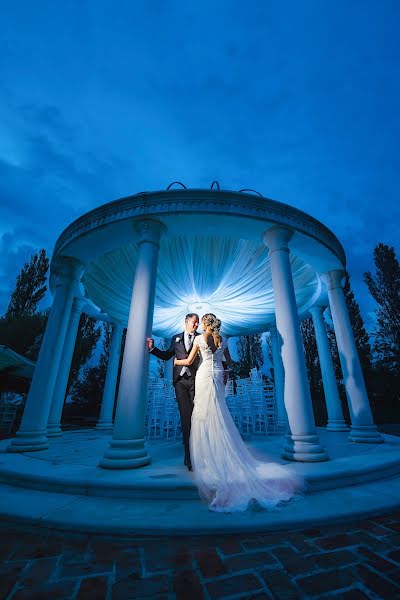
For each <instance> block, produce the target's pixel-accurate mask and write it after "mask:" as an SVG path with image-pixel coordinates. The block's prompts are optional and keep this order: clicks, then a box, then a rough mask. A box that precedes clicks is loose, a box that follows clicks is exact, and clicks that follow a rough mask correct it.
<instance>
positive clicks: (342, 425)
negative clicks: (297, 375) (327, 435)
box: [310, 306, 349, 431]
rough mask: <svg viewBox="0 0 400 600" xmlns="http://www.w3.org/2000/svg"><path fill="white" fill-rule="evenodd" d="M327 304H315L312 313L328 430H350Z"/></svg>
mask: <svg viewBox="0 0 400 600" xmlns="http://www.w3.org/2000/svg"><path fill="white" fill-rule="evenodd" d="M325 308H326V306H313V307H312V308H310V314H311V316H312V320H313V323H314V329H315V337H316V340H317V347H318V356H319V364H320V367H321V375H322V383H323V386H324V394H325V401H326V409H327V412H328V424H327V427H326V429H327V431H348V430H349V428H348V426H347V425H346V421H345V420H344V416H343V410H342V403H341V401H340V396H339V391H338V386H337V381H336V376H335V369H334V366H333V360H332V354H331V348H330V346H329V339H328V334H327V332H326V325H325V320H324V310H325Z"/></svg>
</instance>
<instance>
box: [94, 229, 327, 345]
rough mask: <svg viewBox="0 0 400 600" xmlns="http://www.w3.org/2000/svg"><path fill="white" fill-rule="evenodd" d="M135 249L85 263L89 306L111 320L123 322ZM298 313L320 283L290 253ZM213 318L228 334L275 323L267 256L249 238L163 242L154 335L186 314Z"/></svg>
mask: <svg viewBox="0 0 400 600" xmlns="http://www.w3.org/2000/svg"><path fill="white" fill-rule="evenodd" d="M136 260H137V248H136V246H135V245H134V244H128V245H125V246H123V247H121V248H119V249H117V250H113V251H112V252H109V253H107V254H105V255H104V256H103V257H101V258H100V259H97V261H96V262H93V263H92V264H90V265H88V267H87V269H86V271H85V273H84V276H83V284H84V287H85V289H86V292H87V294H88V295H89V296H90V298H91V299H92V301H93V302H94V303H95V304H96V305H97V306H98V307H99V308H100V309H101V310H102V311H103V312H105V313H108V315H109V316H110V317H111V318H112V319H116V320H118V321H121V322H123V323H125V324H126V323H127V320H128V314H129V306H130V299H131V293H132V284H133V278H134V273H135V268H136ZM291 265H292V272H293V279H294V285H295V290H296V300H297V305H298V306H299V309H300V310H301V307H304V306H305V305H307V304H308V303H309V301H310V300H311V299H312V297H313V296H314V295H315V293H316V292H317V290H318V287H319V278H318V275H317V274H316V273H315V271H314V270H313V269H312V268H311V267H310V266H309V265H306V264H305V263H304V262H303V261H302V260H301V259H300V258H298V257H296V256H291ZM188 312H197V313H199V314H200V316H201V315H202V314H204V313H206V312H213V313H215V314H216V315H217V316H218V318H220V319H221V321H222V331H223V333H224V334H225V335H240V334H242V333H249V332H250V331H265V329H266V328H267V326H268V323H270V322H271V321H272V320H273V318H274V312H275V309H274V297H273V290H272V282H271V269H270V263H269V258H268V251H267V249H266V248H265V246H264V245H263V244H260V243H257V242H255V241H251V240H241V239H232V238H224V237H217V236H201V235H194V236H190V237H186V236H174V237H169V238H166V239H164V240H163V241H162V242H161V246H160V254H159V263H158V275H157V285H156V298H155V309H154V322H153V332H154V334H155V335H157V336H160V337H169V336H171V335H173V334H174V333H176V332H177V331H179V330H180V329H182V327H183V321H184V317H185V314H186V313H188Z"/></svg>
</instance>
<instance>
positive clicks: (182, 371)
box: [147, 313, 200, 471]
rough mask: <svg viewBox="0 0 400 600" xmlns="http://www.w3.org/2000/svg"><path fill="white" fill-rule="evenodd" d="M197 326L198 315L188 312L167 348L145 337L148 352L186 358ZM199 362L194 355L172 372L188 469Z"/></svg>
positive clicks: (166, 356)
mask: <svg viewBox="0 0 400 600" xmlns="http://www.w3.org/2000/svg"><path fill="white" fill-rule="evenodd" d="M198 326H199V315H196V313H189V314H188V315H186V317H185V331H183V332H182V333H179V334H178V335H174V336H173V338H172V339H171V344H170V347H169V348H168V350H160V349H159V348H156V347H155V346H154V340H153V339H152V338H147V345H148V348H149V352H151V353H152V354H154V356H156V357H157V358H161V360H170V359H171V358H172V357H174V358H178V359H182V358H187V357H188V356H189V354H190V351H191V349H192V346H193V340H194V338H195V336H197V335H200V334H198V333H197V328H198ZM199 362H200V359H199V357H196V358H195V360H194V362H193V363H192V364H191V365H190V367H178V366H174V372H173V383H174V388H175V395H176V401H177V402H178V408H179V414H180V417H181V427H182V437H183V448H184V450H185V460H184V464H185V465H186V466H187V468H188V469H189V471H191V470H192V463H191V461H190V450H189V438H190V424H191V419H192V411H193V399H194V381H195V377H196V371H197V369H198V366H199Z"/></svg>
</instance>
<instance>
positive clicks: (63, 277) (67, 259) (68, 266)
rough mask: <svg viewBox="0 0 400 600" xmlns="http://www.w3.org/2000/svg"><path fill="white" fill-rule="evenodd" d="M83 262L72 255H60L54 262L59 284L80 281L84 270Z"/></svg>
mask: <svg viewBox="0 0 400 600" xmlns="http://www.w3.org/2000/svg"><path fill="white" fill-rule="evenodd" d="M83 268H84V266H83V264H82V262H81V261H80V260H78V259H76V258H73V257H72V256H59V257H58V258H57V259H56V261H55V263H54V273H55V274H56V275H57V284H56V285H59V284H60V283H61V284H62V283H65V282H70V281H74V280H76V281H79V279H80V278H81V275H82V271H83Z"/></svg>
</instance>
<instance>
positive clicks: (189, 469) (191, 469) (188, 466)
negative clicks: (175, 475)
mask: <svg viewBox="0 0 400 600" xmlns="http://www.w3.org/2000/svg"><path fill="white" fill-rule="evenodd" d="M183 464H184V465H185V467H187V468H188V471H193V467H192V463H191V462H190V458H188V457H187V456H185V460H184V461H183Z"/></svg>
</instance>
